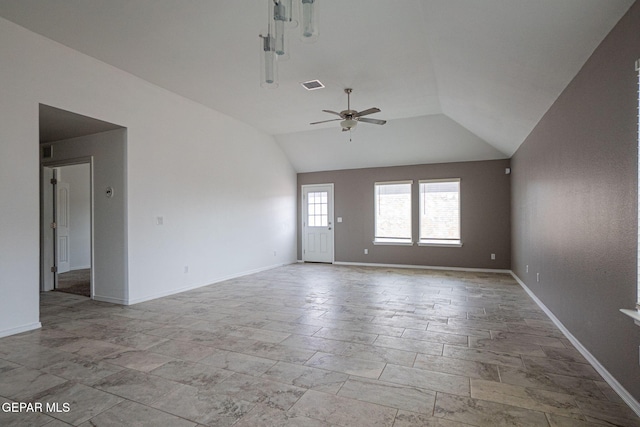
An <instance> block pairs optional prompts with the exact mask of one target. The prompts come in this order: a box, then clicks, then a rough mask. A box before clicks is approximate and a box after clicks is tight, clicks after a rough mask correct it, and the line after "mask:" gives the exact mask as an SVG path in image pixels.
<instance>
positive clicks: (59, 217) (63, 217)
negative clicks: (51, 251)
mask: <svg viewBox="0 0 640 427" xmlns="http://www.w3.org/2000/svg"><path fill="white" fill-rule="evenodd" d="M56 187H57V189H56V191H57V197H56V242H57V245H56V255H57V263H56V265H57V267H58V271H57V272H58V274H60V273H66V272H67V271H69V269H70V265H71V263H70V262H69V252H70V251H69V184H68V183H66V182H58V184H57V186H56Z"/></svg>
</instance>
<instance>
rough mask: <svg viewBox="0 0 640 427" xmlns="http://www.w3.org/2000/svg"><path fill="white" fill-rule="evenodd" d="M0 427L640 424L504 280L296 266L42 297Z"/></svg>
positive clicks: (8, 346) (18, 355) (2, 365)
mask: <svg viewBox="0 0 640 427" xmlns="http://www.w3.org/2000/svg"><path fill="white" fill-rule="evenodd" d="M41 320H42V324H43V327H42V329H40V330H37V331H31V332H27V333H23V334H19V335H15V336H12V337H6V338H3V339H0V405H1V404H7V403H11V402H41V403H43V404H46V403H57V404H59V406H60V407H61V408H62V407H63V406H62V405H63V404H65V403H67V404H68V405H69V411H67V412H65V411H64V410H61V411H59V412H55V411H53V412H49V413H46V411H45V412H44V413H40V412H36V413H33V412H29V413H26V412H25V413H6V412H3V411H0V425H2V426H14V425H15V426H41V425H47V426H49V427H57V426H63V425H68V424H71V425H81V426H133V425H135V426H154V427H155V426H196V425H199V426H203V425H206V426H229V425H234V426H238V427H252V426H269V427H271V426H305V427H307V426H309V427H315V426H318V427H320V426H348V427H354V426H364V427H376V426H393V427H406V426H450V427H453V426H467V425H473V426H563V427H564V426H601V425H619V426H640V420H639V419H638V418H637V417H636V415H635V414H634V413H633V412H632V411H631V410H630V409H629V408H628V407H627V406H625V405H624V403H623V402H622V401H621V400H620V398H619V397H618V396H617V395H616V394H615V393H614V392H613V391H612V389H611V388H610V387H609V386H608V385H607V384H606V383H605V382H604V381H603V380H602V378H601V377H600V376H599V375H598V374H597V373H596V371H595V370H594V369H593V368H592V367H591V366H590V365H589V364H588V363H587V362H586V361H585V360H584V359H583V358H582V356H581V355H580V354H579V353H578V352H577V351H576V350H575V349H574V348H573V347H572V346H571V344H570V343H569V341H568V340H567V339H566V338H565V337H564V336H563V335H562V334H561V333H560V331H559V330H558V329H556V327H555V326H554V325H553V324H552V323H551V322H550V321H549V319H548V318H547V317H546V316H545V314H544V313H543V312H542V311H541V310H540V309H539V308H538V307H537V306H536V305H535V304H534V302H533V301H532V300H531V299H530V298H529V297H528V296H527V295H526V294H525V292H524V291H523V290H522V289H521V288H520V287H519V286H518V285H517V283H516V282H515V281H514V280H513V279H512V278H511V277H510V276H509V275H505V274H489V273H465V272H444V271H426V270H406V269H390V268H364V267H346V266H330V265H317V264H295V265H290V266H285V267H281V268H277V269H274V270H270V271H266V272H262V273H259V274H254V275H251V276H246V277H242V278H238V279H234V280H229V281H226V282H223V283H218V284H215V285H211V286H208V287H204V288H200V289H196V290H193V291H190V292H185V293H181V294H177V295H173V296H170V297H166V298H161V299H157V300H153V301H149V302H145V303H142V304H137V305H134V306H128V307H123V306H117V305H111V304H106V303H99V302H95V301H91V300H89V299H87V298H84V297H80V296H76V295H71V294H63V293H56V292H50V293H46V294H42V295H41Z"/></svg>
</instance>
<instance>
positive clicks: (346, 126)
mask: <svg viewBox="0 0 640 427" xmlns="http://www.w3.org/2000/svg"><path fill="white" fill-rule="evenodd" d="M352 91H353V89H351V88H347V89H345V90H344V92H345V93H346V94H347V109H346V110H343V111H341V112H339V113H337V112H335V111H331V110H322V111H324V112H325V113H329V114H335V115H336V116H340V118H339V119H331V120H322V121H320V122H313V123H310V124H312V125H317V124H319V123H327V122H335V121H338V120H341V122H340V126H342V131H343V132H346V131H350V130H351V129H353V128H355V127H356V125H357V124H358V122H362V123H373V124H374V125H383V124H385V123H387V121H386V120H378V119H369V118H366V117H363V116H367V115H369V114H373V113H379V112H380V109H379V108H376V107H373V108H368V109H366V110H364V111H360V112H358V111H356V110H352V109H351V92H352Z"/></svg>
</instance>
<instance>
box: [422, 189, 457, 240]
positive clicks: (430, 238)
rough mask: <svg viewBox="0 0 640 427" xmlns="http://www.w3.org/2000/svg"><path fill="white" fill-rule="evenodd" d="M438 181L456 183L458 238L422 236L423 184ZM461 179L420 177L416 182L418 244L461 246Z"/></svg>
mask: <svg viewBox="0 0 640 427" xmlns="http://www.w3.org/2000/svg"><path fill="white" fill-rule="evenodd" d="M438 182H455V183H457V184H458V238H457V239H455V238H452V239H442V238H423V237H422V212H421V207H422V205H423V204H424V199H423V198H424V194H425V192H424V191H423V190H422V189H423V184H430V183H438ZM461 206H462V180H461V179H460V178H438V179H421V180H420V181H419V182H418V246H435V247H458V248H459V247H462V245H463V243H462V209H461Z"/></svg>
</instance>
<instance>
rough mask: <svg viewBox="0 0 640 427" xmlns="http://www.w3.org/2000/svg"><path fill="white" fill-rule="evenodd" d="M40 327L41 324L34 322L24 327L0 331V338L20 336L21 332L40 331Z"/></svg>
mask: <svg viewBox="0 0 640 427" xmlns="http://www.w3.org/2000/svg"><path fill="white" fill-rule="evenodd" d="M41 327H42V323H40V322H34V323H28V324H26V325H22V326H18V327H15V328H9V329H3V330H1V331H0V338H2V337H8V336H9V335H15V334H20V333H22V332H27V331H32V330H34V329H40V328H41Z"/></svg>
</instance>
